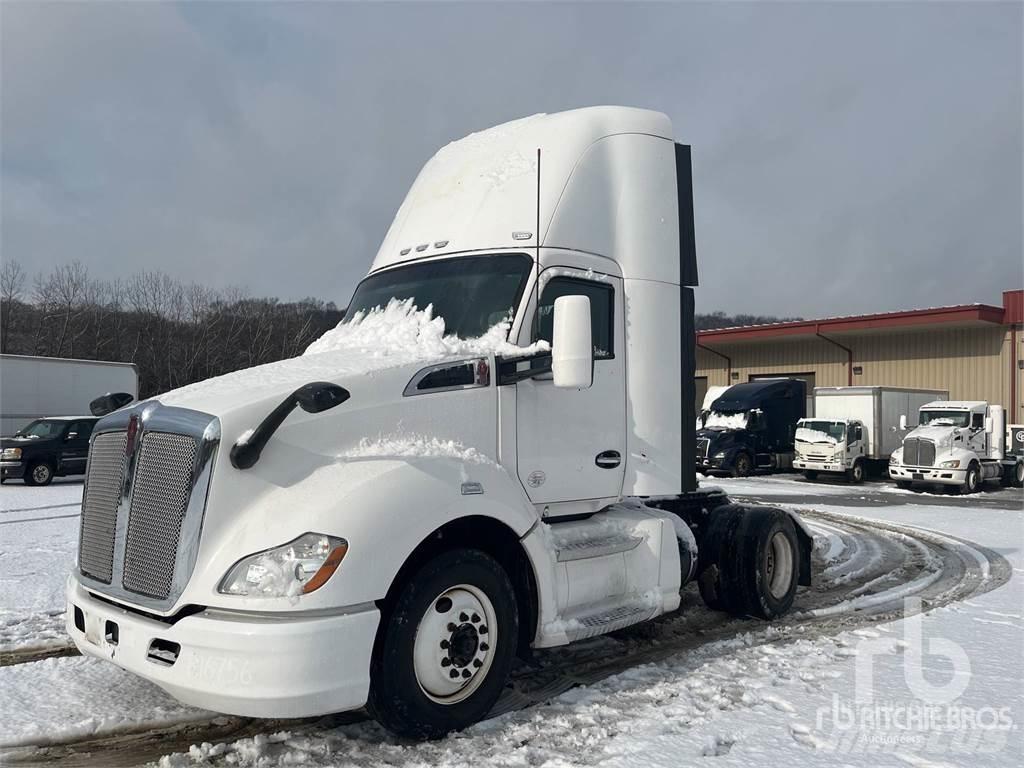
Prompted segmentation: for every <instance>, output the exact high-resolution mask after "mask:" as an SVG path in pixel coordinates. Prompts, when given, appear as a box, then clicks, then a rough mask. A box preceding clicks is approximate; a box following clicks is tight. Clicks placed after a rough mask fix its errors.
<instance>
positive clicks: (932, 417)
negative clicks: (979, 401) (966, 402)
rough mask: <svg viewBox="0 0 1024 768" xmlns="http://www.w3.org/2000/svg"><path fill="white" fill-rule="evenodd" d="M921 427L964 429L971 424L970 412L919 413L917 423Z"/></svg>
mask: <svg viewBox="0 0 1024 768" xmlns="http://www.w3.org/2000/svg"><path fill="white" fill-rule="evenodd" d="M917 423H918V424H920V425H921V426H924V425H925V424H931V425H932V426H933V427H966V426H969V425H970V423H971V413H970V411H921V416H920V419H919V420H918V422H917Z"/></svg>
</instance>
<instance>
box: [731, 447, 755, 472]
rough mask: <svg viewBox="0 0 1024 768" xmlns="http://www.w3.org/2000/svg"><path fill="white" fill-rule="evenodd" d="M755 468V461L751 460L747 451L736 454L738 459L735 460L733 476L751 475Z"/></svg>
mask: <svg viewBox="0 0 1024 768" xmlns="http://www.w3.org/2000/svg"><path fill="white" fill-rule="evenodd" d="M753 469H754V462H753V461H751V460H750V456H749V455H748V454H746V453H740V454H738V455H737V456H736V461H735V462H733V465H732V476H733V477H749V476H750V473H751V472H752V471H753Z"/></svg>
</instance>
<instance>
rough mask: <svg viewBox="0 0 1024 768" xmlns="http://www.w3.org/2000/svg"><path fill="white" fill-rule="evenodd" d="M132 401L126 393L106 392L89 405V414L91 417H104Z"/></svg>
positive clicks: (130, 396) (132, 398) (131, 397)
mask: <svg viewBox="0 0 1024 768" xmlns="http://www.w3.org/2000/svg"><path fill="white" fill-rule="evenodd" d="M134 399H135V398H134V397H133V396H132V395H129V394H128V393H127V392H107V394H105V395H100V396H99V397H97V398H96V399H95V400H93V401H92V402H91V403H89V412H90V413H92V415H93V416H106V415H107V414H108V413H113V412H114V411H116V410H117V409H119V408H124V407H125V406H126V405H128V403H130V402H131V401H132V400H134Z"/></svg>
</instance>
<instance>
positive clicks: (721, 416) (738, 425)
mask: <svg viewBox="0 0 1024 768" xmlns="http://www.w3.org/2000/svg"><path fill="white" fill-rule="evenodd" d="M704 426H705V427H708V428H709V429H746V428H747V412H746V411H740V412H739V413H723V412H722V411H711V412H710V413H709V414H708V416H707V418H706V419H705V420H704Z"/></svg>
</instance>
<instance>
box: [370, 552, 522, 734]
mask: <svg viewBox="0 0 1024 768" xmlns="http://www.w3.org/2000/svg"><path fill="white" fill-rule="evenodd" d="M518 635H519V617H518V612H517V608H516V596H515V592H514V590H513V588H512V584H511V582H510V581H509V578H508V575H507V574H506V573H505V571H504V569H502V567H501V566H500V565H499V564H498V563H497V562H496V561H495V560H494V559H493V558H491V557H490V556H489V555H487V554H485V553H483V552H480V551H479V550H475V549H460V550H453V551H450V552H445V553H443V554H441V555H439V556H438V557H436V558H435V559H433V560H431V561H429V562H428V563H427V564H426V565H424V566H423V567H422V568H421V569H420V570H419V571H417V572H416V573H415V574H414V575H413V576H412V577H411V578H410V579H409V580H408V581H407V582H406V584H405V585H404V586H403V587H402V589H401V591H400V592H399V595H398V598H397V600H396V601H395V604H394V606H393V608H392V609H391V611H390V614H389V615H388V616H387V617H386V618H384V619H382V627H381V635H380V636H379V637H378V642H377V650H376V653H375V655H374V661H373V665H372V666H371V672H370V698H369V702H368V703H369V708H370V711H371V713H372V714H373V716H374V717H375V718H376V719H377V720H378V721H379V722H380V723H381V725H383V726H384V727H385V728H387V729H388V730H390V731H392V732H394V733H396V734H399V735H402V736H409V737H413V738H438V737H441V736H444V735H445V734H446V733H448V732H450V731H453V730H459V729H461V728H465V727H466V726H468V725H471V724H473V723H475V722H476V721H478V720H480V719H481V718H483V717H484V716H486V715H487V713H488V711H490V709H491V707H492V706H493V705H494V702H495V701H497V699H498V696H499V695H500V694H501V691H502V688H503V687H504V685H505V680H506V679H507V678H508V673H509V670H510V668H511V666H512V660H513V657H514V655H515V649H516V642H517V639H518Z"/></svg>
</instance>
